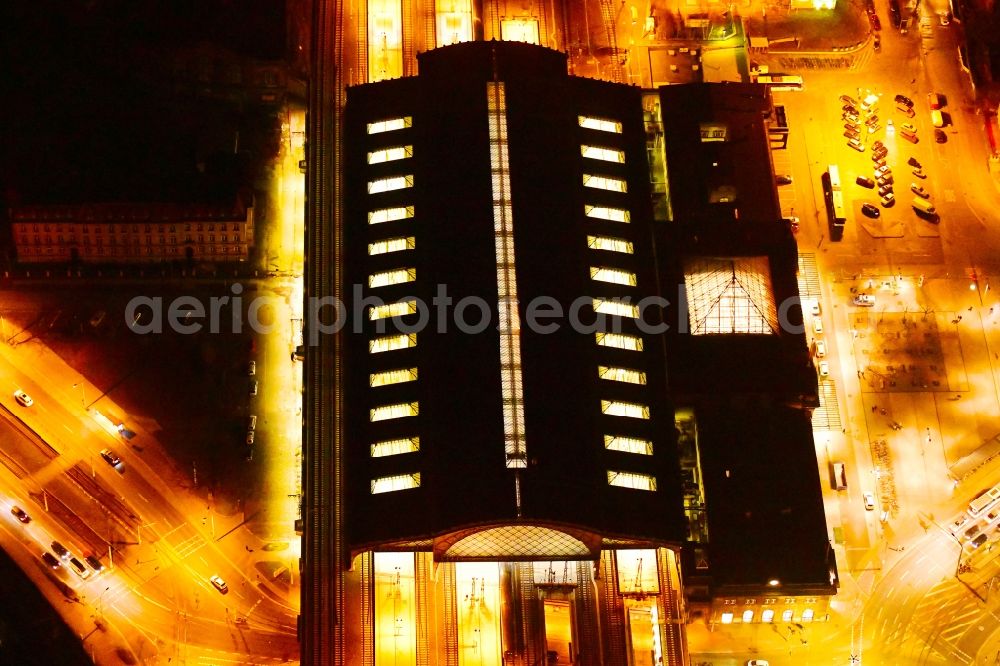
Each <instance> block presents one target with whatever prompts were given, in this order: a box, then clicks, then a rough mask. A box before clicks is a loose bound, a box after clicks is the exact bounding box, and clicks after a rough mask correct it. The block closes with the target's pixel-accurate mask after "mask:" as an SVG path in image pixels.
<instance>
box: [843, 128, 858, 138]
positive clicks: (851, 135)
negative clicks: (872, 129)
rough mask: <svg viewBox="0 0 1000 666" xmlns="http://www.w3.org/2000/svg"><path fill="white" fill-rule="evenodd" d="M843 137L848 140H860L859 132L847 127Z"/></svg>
mask: <svg viewBox="0 0 1000 666" xmlns="http://www.w3.org/2000/svg"><path fill="white" fill-rule="evenodd" d="M844 136H846V137H847V138H848V139H857V138H860V136H861V132H859V131H858V130H856V129H851V128H850V127H848V128H847V129H845V130H844Z"/></svg>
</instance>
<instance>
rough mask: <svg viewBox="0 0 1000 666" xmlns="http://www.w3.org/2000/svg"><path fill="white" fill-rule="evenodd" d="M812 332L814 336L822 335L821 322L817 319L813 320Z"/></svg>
mask: <svg viewBox="0 0 1000 666" xmlns="http://www.w3.org/2000/svg"><path fill="white" fill-rule="evenodd" d="M813 332H814V333H815V334H816V335H823V320H822V319H820V318H819V317H815V318H814V319H813Z"/></svg>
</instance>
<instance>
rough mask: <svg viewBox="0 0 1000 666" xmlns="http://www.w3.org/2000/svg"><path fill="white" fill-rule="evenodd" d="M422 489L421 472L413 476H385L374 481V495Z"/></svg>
mask: <svg viewBox="0 0 1000 666" xmlns="http://www.w3.org/2000/svg"><path fill="white" fill-rule="evenodd" d="M419 487H420V472H414V473H413V474H399V475H397V476H383V477H379V478H377V479H372V495H378V494H379V493H391V492H395V491H397V490H409V489H411V488H419Z"/></svg>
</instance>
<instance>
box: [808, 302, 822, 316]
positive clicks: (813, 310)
mask: <svg viewBox="0 0 1000 666" xmlns="http://www.w3.org/2000/svg"><path fill="white" fill-rule="evenodd" d="M821 312H822V308H821V307H820V304H819V301H813V303H812V304H811V305H810V306H809V314H811V315H812V316H813V317H818V316H819V315H820V313H821Z"/></svg>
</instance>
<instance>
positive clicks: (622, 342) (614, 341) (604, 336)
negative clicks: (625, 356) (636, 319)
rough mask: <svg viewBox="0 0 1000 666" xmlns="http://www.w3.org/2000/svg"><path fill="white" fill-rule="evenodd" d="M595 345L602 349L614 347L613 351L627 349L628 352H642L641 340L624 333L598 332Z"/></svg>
mask: <svg viewBox="0 0 1000 666" xmlns="http://www.w3.org/2000/svg"><path fill="white" fill-rule="evenodd" d="M595 335H596V336H597V344H599V345H600V346H602V347H614V348H615V349H627V350H628V351H642V338H637V337H636V336H634V335H625V334H624V333H602V332H598V333H596V334H595Z"/></svg>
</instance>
